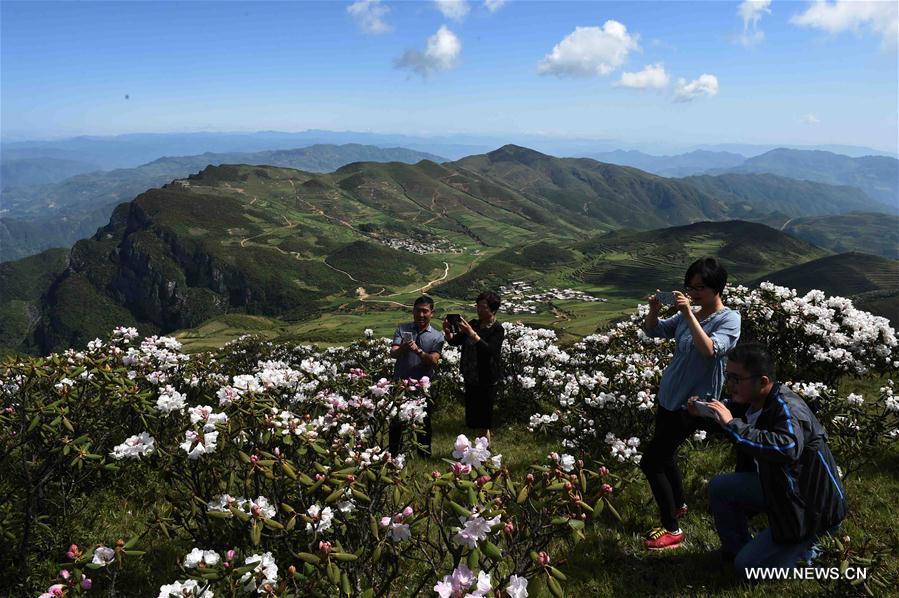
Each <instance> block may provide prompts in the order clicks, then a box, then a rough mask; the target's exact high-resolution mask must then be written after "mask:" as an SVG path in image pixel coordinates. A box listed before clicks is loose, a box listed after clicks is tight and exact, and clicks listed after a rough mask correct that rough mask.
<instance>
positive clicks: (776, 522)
mask: <svg viewBox="0 0 899 598" xmlns="http://www.w3.org/2000/svg"><path fill="white" fill-rule="evenodd" d="M726 380H727V384H728V387H729V388H730V392H731V398H732V401H733V402H734V403H737V404H742V405H746V406H747V407H748V409H747V411H746V414H745V415H744V416H743V417H742V418H734V417H733V415H732V414H731V412H730V410H729V409H728V408H727V406H726V405H725V404H724V403H721V402H719V401H712V402H711V403H707V404H706V405H708V407H710V408H711V409H712V410H713V413H708V415H714V418H715V419H716V420H717V422H718V423H719V424H720V425H721V426H722V427H723V428H724V431H725V436H727V437H728V438H730V439H731V440H732V441H733V442H734V443H735V444H736V448H737V470H736V472H735V473H725V474H720V475H718V476H716V477H715V478H713V479H712V481H711V483H710V484H709V504H710V510H711V512H712V515H713V517H714V519H715V528H716V529H717V531H718V536H719V537H720V538H721V549H722V553H723V556H724V558H725V559H727V560H730V559H733V562H734V568H735V569H736V572H737V575H740V576H744V577H746V576H747V575H748V574H747V569H749V568H753V567H793V566H794V565H795V564H796V562H797V561H798V560H799V559H800V558H806V559H807V558H809V554H810V552H811V548H812V545H813V544H814V542H815V539H816V538H817V537H818V536H820V535H822V534H824V533H827V532H833V531H836V528H837V527H838V526H839V524H840V522H842V520H843V518H844V517H845V516H846V509H847V506H846V493H845V491H844V490H843V486H842V484H841V483H840V479H839V476H838V474H837V466H836V463H835V462H834V459H833V455H831V453H830V449H829V448H828V447H827V434H826V432H825V431H824V428H823V427H822V426H821V424H820V423H819V422H818V420H817V419H816V418H815V416H814V415H813V414H812V412H811V410H810V409H809V407H808V405H806V404H805V402H804V401H803V400H802V399H801V398H799V397H798V396H797V395H796V394H795V393H793V392H792V391H790V390H789V389H787V388H785V387H783V386H781V385H780V384H778V383H776V382H775V381H774V363H773V360H772V359H771V356H770V355H769V354H768V352H767V351H766V350H765V348H764V347H763V346H762V345H758V344H746V345H741V346H738V347H736V348H735V349H733V351H731V352H730V354H729V355H728V362H727V374H726ZM702 407H703V406H702V405H701V404H697V401H696V400H694V399H690V401H689V402H688V407H687V408H688V410H689V412H690V413H691V415H701V410H702ZM757 513H765V514H766V515H767V516H768V528H767V529H765V530H763V531H762V532H760V533H759V534H757V535H756V536H755V537H754V538H753V537H752V536H750V534H749V527H748V518H749V517H751V516H752V515H754V514H757Z"/></svg>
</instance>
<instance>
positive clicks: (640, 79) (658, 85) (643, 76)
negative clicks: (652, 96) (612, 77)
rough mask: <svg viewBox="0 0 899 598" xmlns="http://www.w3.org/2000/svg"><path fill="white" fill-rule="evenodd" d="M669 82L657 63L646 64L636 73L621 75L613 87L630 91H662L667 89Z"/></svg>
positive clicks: (663, 68) (666, 74)
mask: <svg viewBox="0 0 899 598" xmlns="http://www.w3.org/2000/svg"><path fill="white" fill-rule="evenodd" d="M669 81H671V77H669V76H668V73H666V72H665V67H664V66H662V64H661V63H657V64H647V65H646V66H645V67H643V70H642V71H639V72H637V73H628V72H624V73H621V79H619V80H618V82H617V83H616V84H615V85H616V86H617V87H629V88H631V89H664V88H665V87H668V83H669Z"/></svg>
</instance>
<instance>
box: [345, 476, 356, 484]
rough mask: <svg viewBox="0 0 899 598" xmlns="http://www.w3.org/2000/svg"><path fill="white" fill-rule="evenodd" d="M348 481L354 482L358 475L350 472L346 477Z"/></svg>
mask: <svg viewBox="0 0 899 598" xmlns="http://www.w3.org/2000/svg"><path fill="white" fill-rule="evenodd" d="M346 481H347V482H350V483H351V484H352V483H353V482H355V481H356V476H354V475H353V474H348V475H347V477H346Z"/></svg>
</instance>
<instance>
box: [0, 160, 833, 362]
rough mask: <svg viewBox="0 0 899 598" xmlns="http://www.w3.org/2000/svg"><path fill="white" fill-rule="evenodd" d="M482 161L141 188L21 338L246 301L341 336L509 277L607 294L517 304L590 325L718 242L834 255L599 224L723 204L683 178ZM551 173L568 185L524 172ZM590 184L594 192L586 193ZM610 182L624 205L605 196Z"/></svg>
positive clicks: (276, 329) (728, 249)
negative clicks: (428, 296) (546, 184)
mask: <svg viewBox="0 0 899 598" xmlns="http://www.w3.org/2000/svg"><path fill="white" fill-rule="evenodd" d="M481 158H483V159H484V160H485V161H484V163H483V164H482V166H484V168H483V169H482V170H486V171H487V172H490V174H489V175H488V174H483V173H481V172H479V171H476V170H472V169H469V168H463V167H461V166H460V165H459V164H457V163H447V164H443V165H441V164H437V163H435V162H431V161H427V160H425V161H421V162H419V163H418V164H415V165H409V164H403V163H399V162H389V163H371V162H361V163H354V164H350V165H347V166H344V167H342V168H340V169H338V170H337V171H335V172H333V173H330V174H321V173H310V172H303V171H298V170H293V169H288V168H279V167H272V166H266V167H260V166H247V165H222V166H210V167H208V168H206V169H204V170H203V171H202V172H201V173H199V174H197V175H192V176H190V177H189V178H188V179H184V180H180V181H177V182H175V183H172V184H169V185H166V186H164V187H163V188H160V189H152V190H150V191H147V192H145V193H142V194H141V195H139V196H138V197H137V198H136V199H135V200H134V201H132V202H131V203H128V204H122V205H120V206H119V207H118V208H117V209H116V211H115V212H114V213H113V215H112V217H111V219H110V222H109V224H108V225H107V226H105V227H103V228H102V229H100V230H99V231H97V233H96V234H95V235H94V236H93V237H91V238H90V239H85V240H82V241H79V242H78V243H77V244H76V245H75V246H74V247H73V249H72V251H71V253H70V257H69V267H68V269H66V270H65V271H64V272H62V273H57V275H56V276H50V277H49V278H47V279H46V280H45V281H44V282H45V283H46V286H45V287H44V288H43V290H42V292H41V293H40V296H41V297H42V299H41V302H40V304H39V308H38V309H37V313H36V315H35V317H32V318H31V319H29V320H28V321H27V322H28V324H27V325H26V326H25V330H26V333H25V336H26V337H27V338H26V339H25V340H24V341H15V342H14V344H13V345H12V346H11V348H19V349H21V348H23V347H37V349H38V350H40V351H49V350H52V349H57V348H60V347H63V346H71V345H79V344H83V343H84V342H86V341H88V340H91V339H92V338H94V337H95V336H98V335H103V334H104V333H106V332H108V330H109V329H110V328H112V327H113V326H115V325H124V324H127V325H134V326H137V327H138V328H139V329H140V330H141V331H142V332H145V333H155V332H161V333H170V332H173V331H176V330H182V331H185V332H184V334H190V333H188V332H187V331H189V330H192V329H205V330H207V331H209V335H207V336H206V337H204V338H211V337H214V338H216V339H219V340H220V339H222V338H228V337H229V335H232V332H233V333H235V334H236V333H238V332H239V329H238V328H239V327H238V326H236V325H232V324H233V323H234V322H237V321H238V320H239V318H238V320H234V317H238V316H240V317H250V318H251V319H252V321H253V322H254V328H256V329H259V328H263V329H265V330H266V331H267V333H268V334H270V335H272V336H283V335H292V336H294V337H296V338H301V339H303V340H316V341H332V342H342V341H343V340H344V337H347V334H348V333H347V330H346V329H345V328H346V325H347V324H350V323H352V325H353V326H354V327H355V326H358V325H360V324H361V325H362V327H369V326H371V327H378V328H379V329H381V328H383V329H388V330H392V328H393V327H394V326H395V325H396V323H397V322H398V321H401V320H403V319H405V318H407V317H408V315H407V309H408V306H409V305H411V301H412V300H413V299H414V298H415V296H417V295H418V294H420V293H421V292H422V291H423V290H429V291H430V292H432V293H433V294H435V295H436V296H437V297H438V299H439V302H440V304H441V306H442V307H441V309H449V308H453V309H468V307H469V305H470V302H471V298H472V297H473V296H474V294H476V292H478V291H480V290H482V289H484V288H499V287H500V286H502V285H507V284H510V283H512V282H514V281H526V282H528V283H531V284H532V286H533V287H534V288H535V289H537V290H540V289H550V288H558V289H571V290H576V291H580V292H586V293H589V294H591V295H592V296H593V297H601V298H602V299H604V300H605V302H587V301H583V300H579V299H576V298H566V297H564V296H561V295H560V296H558V297H556V298H554V299H542V300H540V301H541V303H540V305H541V307H540V309H538V310H536V311H534V312H533V313H526V314H523V315H521V316H516V319H517V318H519V317H520V318H521V319H524V320H525V321H527V322H529V323H534V324H538V325H543V326H551V327H554V328H556V329H557V330H559V331H560V332H561V333H564V334H572V335H583V334H588V333H590V332H591V331H592V330H594V329H595V328H596V326H597V325H600V324H602V323H603V322H606V321H608V320H609V319H611V318H614V317H617V316H619V315H620V314H621V313H622V310H625V309H628V308H632V306H633V304H634V302H636V301H638V300H639V299H640V298H641V297H643V296H644V295H645V294H646V292H647V290H651V289H654V288H656V287H658V288H676V287H678V286H679V285H680V283H681V277H682V275H683V271H684V269H685V268H686V266H687V264H688V263H689V262H690V261H692V260H693V259H695V258H696V257H698V256H700V255H707V254H711V255H718V256H720V257H721V258H722V259H723V260H724V261H725V262H726V263H727V264H728V267H729V269H730V270H731V271H732V273H733V275H734V278H735V279H736V280H740V281H747V280H749V279H752V278H755V277H758V276H761V275H763V274H765V273H767V272H770V271H773V270H779V269H782V268H785V267H788V266H792V265H796V264H800V263H803V262H806V261H810V260H813V259H817V258H820V257H823V256H824V255H826V254H827V252H826V251H824V250H821V249H818V248H816V247H814V246H811V245H809V244H808V243H805V242H803V241H799V240H796V239H793V238H792V237H789V236H787V235H784V234H782V233H780V232H778V231H776V230H773V229H770V228H768V227H766V226H763V225H760V224H753V223H748V222H738V221H728V222H717V223H712V222H701V223H696V224H688V225H684V226H678V227H674V228H666V229H658V230H652V231H643V232H640V231H633V230H631V231H618V232H611V233H607V234H600V235H597V234H596V233H597V231H604V230H605V229H606V228H608V227H609V226H611V225H609V224H606V223H607V222H611V221H614V220H615V216H614V214H615V213H616V210H618V209H619V207H620V208H621V209H622V210H624V209H625V207H626V206H628V205H629V206H631V207H629V208H627V211H628V213H629V214H630V218H639V219H640V220H641V221H642V222H643V223H644V225H645V223H646V222H648V221H650V220H652V218H651V215H655V216H654V217H655V218H660V216H659V214H660V213H661V214H664V215H665V217H669V216H670V217H672V218H675V219H679V218H686V214H687V213H691V214H692V213H694V212H695V214H696V215H700V214H703V213H704V212H703V210H705V209H707V208H708V209H710V210H712V211H713V212H714V211H715V210H717V207H718V206H719V204H718V203H716V202H715V200H712V199H711V198H710V197H708V196H706V195H704V194H703V193H701V192H699V191H696V190H695V189H694V188H693V187H690V186H688V185H686V184H683V183H678V184H673V183H670V182H667V181H665V180H664V179H660V178H659V177H654V176H652V175H646V174H645V173H641V172H640V171H636V170H633V169H627V168H619V167H612V166H609V165H601V164H598V163H595V162H592V161H590V160H586V161H579V160H575V161H570V160H556V159H552V158H549V157H547V156H543V155H542V154H538V153H537V152H530V151H529V150H524V151H518V150H517V149H514V148H506V150H505V151H504V152H499V153H494V155H489V156H488V157H481ZM491 164H492V166H490V165H491ZM469 165H471V164H470V163H469ZM528 173H531V174H530V175H528ZM541 173H542V174H541ZM501 174H502V176H503V177H505V178H500V175H501ZM538 174H539V177H538V179H539V180H540V181H545V180H555V182H554V183H552V185H554V186H555V188H556V189H557V190H567V191H565V193H570V194H571V195H570V197H569V198H566V197H563V196H562V195H564V194H562V195H559V194H556V195H555V196H547V195H543V194H538V193H536V192H535V191H534V189H535V188H538V187H540V185H541V184H542V183H540V184H537V183H535V186H534V187H528V186H527V185H522V184H521V183H522V179H521V177H523V176H525V175H528V176H537V175H538ZM546 177H549V178H546ZM538 179H534V180H535V181H536V180H538ZM583 185H592V188H594V189H595V190H597V191H596V193H594V194H593V195H592V196H586V195H578V193H580V191H578V190H581V191H582V190H583ZM541 193H543V192H542V191H541ZM560 193H561V191H560ZM606 193H608V194H609V195H610V196H614V204H616V205H617V206H618V207H616V205H613V206H612V209H611V210H608V211H603V210H605V209H606V208H607V207H608V202H606V201H605V199H603V198H604V197H605V194H606ZM575 196H577V197H580V201H581V202H582V203H581V204H580V207H579V208H578V209H573V208H572V205H571V203H570V201H569V199H570V198H573V197H575ZM693 200H695V201H693ZM647 202H648V203H647ZM650 204H651V206H657V207H658V211H656V212H653V211H652V210H655V209H656V207H647V206H649V205H650ZM584 206H586V208H584ZM661 206H667V207H661ZM645 210H648V211H645ZM644 214H646V216H644ZM535 292H537V291H535ZM7 303H8V302H7ZM7 303H4V305H7ZM366 321H370V322H373V324H370V325H367V324H366V323H365V322H366ZM210 323H212V324H210ZM207 324H210V326H211V327H206V325H207ZM204 327H205V328H204ZM341 331H342V332H341ZM350 332H351V333H352V334H358V328H354V329H353V330H352V331H350ZM204 334H205V333H204ZM21 336H22V334H19V335H18V337H17V338H19V337H21ZM201 336H202V335H201ZM11 338H12V337H11Z"/></svg>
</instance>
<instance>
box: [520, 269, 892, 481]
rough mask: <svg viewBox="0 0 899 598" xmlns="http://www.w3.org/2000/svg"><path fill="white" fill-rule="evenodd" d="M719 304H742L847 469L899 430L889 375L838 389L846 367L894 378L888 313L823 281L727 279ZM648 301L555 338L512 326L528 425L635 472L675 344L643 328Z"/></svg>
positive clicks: (749, 327)
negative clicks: (857, 303)
mask: <svg viewBox="0 0 899 598" xmlns="http://www.w3.org/2000/svg"><path fill="white" fill-rule="evenodd" d="M724 300H725V304H727V305H728V306H730V307H731V308H732V309H736V310H739V311H740V312H741V316H742V321H743V336H744V338H746V339H748V340H755V341H757V342H761V343H763V344H765V345H766V346H768V347H769V349H770V350H771V352H772V354H773V355H774V356H775V358H776V360H777V365H778V378H779V379H780V380H783V381H786V383H787V384H789V385H790V386H791V387H793V389H794V390H797V392H799V394H801V395H803V396H805V397H806V399H807V400H808V401H809V403H810V405H811V406H812V408H813V409H814V410H815V411H816V412H817V413H818V417H819V418H820V419H821V421H822V423H824V425H825V426H826V428H827V429H828V431H829V433H830V435H831V436H832V437H833V438H832V441H831V445H832V446H833V448H834V452H835V453H836V455H837V460H838V462H840V463H842V464H843V465H844V468H845V471H844V473H848V472H849V471H855V470H857V469H858V467H859V466H860V465H861V463H863V462H865V461H867V460H870V459H871V457H872V456H873V455H875V454H876V453H877V450H876V449H877V448H878V447H880V446H883V445H885V444H887V443H891V442H896V441H897V440H899V408H897V407H899V405H897V401H896V399H895V398H893V394H892V386H891V383H890V384H889V385H888V386H886V387H884V388H883V389H881V392H880V395H879V396H877V397H869V398H868V399H867V401H864V400H862V401H860V400H859V398H856V399H853V397H851V396H849V397H840V396H838V394H837V391H836V385H837V382H838V381H839V379H840V378H841V377H844V376H861V375H866V374H877V375H887V376H893V375H894V374H895V372H896V370H897V369H899V347H897V341H896V333H895V331H894V330H893V328H891V327H890V325H889V321H888V320H886V319H885V318H882V317H878V316H873V315H871V314H869V313H867V312H863V311H859V310H857V309H855V308H854V307H853V306H852V303H851V302H850V301H849V300H847V299H844V298H842V297H826V296H824V294H823V293H821V292H820V291H811V292H809V293H808V294H807V295H805V296H798V295H797V293H796V292H795V291H793V290H790V289H786V288H783V287H777V286H774V285H772V284H769V283H763V284H762V285H761V286H760V287H759V288H757V289H753V290H749V289H747V288H745V287H735V288H728V289H727V290H726V292H725V296H724ZM647 311H648V306H647V305H641V306H640V307H639V308H638V310H637V312H636V313H635V314H634V315H633V316H631V317H630V318H628V319H627V320H625V321H623V322H619V323H617V324H616V325H614V326H612V327H611V328H610V329H609V330H607V331H604V332H601V333H598V334H594V335H591V336H588V337H586V338H584V339H583V340H582V341H580V342H578V343H575V344H574V345H571V346H568V347H564V348H562V347H559V346H558V345H557V343H556V339H555V334H554V333H553V332H552V331H549V330H530V329H527V328H524V327H520V326H509V327H508V328H509V330H508V334H507V338H508V339H511V341H512V342H511V343H510V344H509V346H508V347H507V348H506V349H505V355H506V363H507V364H509V365H508V371H507V375H506V380H505V381H506V384H505V393H504V395H503V397H502V401H504V402H506V403H507V404H513V403H514V404H516V409H515V410H507V411H509V412H512V413H530V414H532V415H531V417H530V422H529V425H530V427H531V428H532V429H534V430H542V431H544V432H546V433H548V434H552V435H554V436H557V437H559V438H560V441H561V443H562V445H563V446H564V447H565V448H567V449H571V450H575V451H577V452H579V453H580V454H589V455H592V456H594V457H596V458H603V459H606V460H608V461H609V462H614V463H617V464H619V471H620V472H622V473H623V472H625V471H628V470H629V471H633V470H634V469H635V466H636V465H637V464H638V463H639V460H640V457H641V453H640V445H641V443H645V442H647V441H648V439H649V435H650V432H651V429H652V420H653V417H654V409H655V393H656V390H657V388H658V384H659V381H660V379H661V376H662V371H663V370H664V367H665V365H666V364H667V363H668V362H669V361H670V359H671V353H672V350H673V344H672V342H670V341H665V340H662V339H654V338H649V337H648V336H647V335H646V334H644V333H643V330H642V324H643V319H644V317H645V314H646V312H647Z"/></svg>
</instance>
